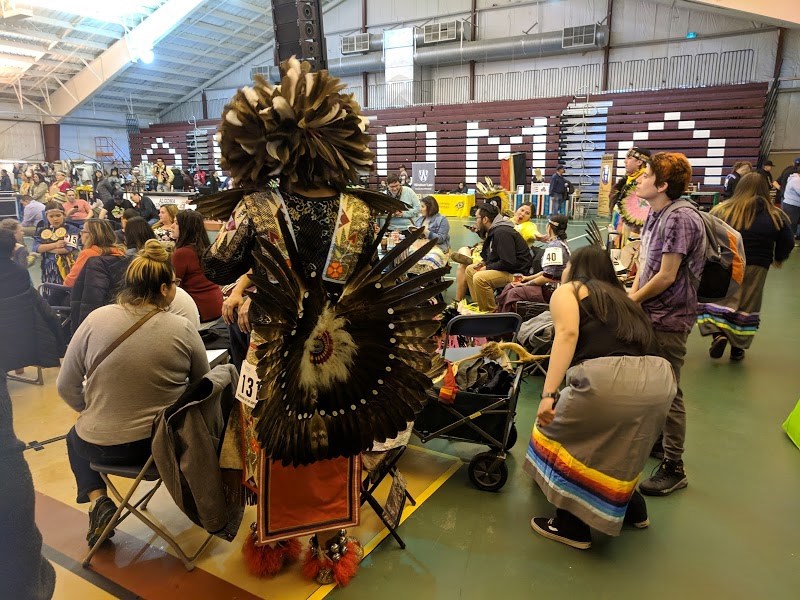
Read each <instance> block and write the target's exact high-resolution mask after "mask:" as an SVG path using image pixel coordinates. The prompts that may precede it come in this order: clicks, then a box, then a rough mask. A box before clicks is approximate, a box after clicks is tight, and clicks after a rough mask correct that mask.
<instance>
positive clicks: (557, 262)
mask: <svg viewBox="0 0 800 600" xmlns="http://www.w3.org/2000/svg"><path fill="white" fill-rule="evenodd" d="M568 222H569V217H567V216H566V215H550V218H549V220H548V221H547V239H548V240H549V242H548V243H547V246H545V249H544V255H543V256H542V270H541V272H539V273H535V274H533V275H526V276H524V277H522V278H521V279H520V280H519V281H513V282H511V283H509V284H508V285H507V286H506V287H504V288H503V291H502V292H501V293H500V295H499V296H498V297H497V310H496V311H495V312H514V311H516V309H517V302H550V296H552V295H553V292H554V291H555V289H556V287H557V286H558V283H559V281H561V274H562V273H563V272H564V268H565V267H566V266H567V262H568V261H569V254H570V253H569V246H568V245H567V224H568Z"/></svg>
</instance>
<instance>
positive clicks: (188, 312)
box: [168, 287, 200, 329]
mask: <svg viewBox="0 0 800 600" xmlns="http://www.w3.org/2000/svg"><path fill="white" fill-rule="evenodd" d="M168 312H171V313H174V314H176V315H180V316H182V317H185V318H186V319H188V320H189V323H191V324H192V326H193V327H194V328H195V329H200V312H199V311H198V310H197V305H196V304H195V303H194V300H192V297H191V296H190V295H189V294H188V292H186V290H184V289H183V288H179V287H176V288H175V299H174V300H173V301H172V304H170V305H169V311H168Z"/></svg>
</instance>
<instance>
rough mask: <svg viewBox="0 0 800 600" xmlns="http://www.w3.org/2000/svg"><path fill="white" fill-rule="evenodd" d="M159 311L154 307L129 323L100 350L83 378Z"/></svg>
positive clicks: (89, 375) (90, 373) (88, 375)
mask: <svg viewBox="0 0 800 600" xmlns="http://www.w3.org/2000/svg"><path fill="white" fill-rule="evenodd" d="M159 312H161V309H160V308H154V309H153V310H151V311H150V312H149V313H147V314H146V315H145V316H143V317H142V318H141V319H139V320H138V321H136V323H134V324H133V325H131V326H130V327H129V328H128V329H127V330H126V331H125V333H123V334H122V335H121V336H119V337H118V338H117V339H116V340H114V342H113V343H112V344H111V345H110V346H109V347H108V348H106V349H105V350H104V351H103V352H102V354H100V356H98V357H97V360H95V361H94V364H93V365H92V366H91V368H90V369H89V370H88V371H87V372H86V378H85V379H89V377H91V376H92V373H94V371H95V369H97V367H99V366H100V363H101V362H103V361H104V360H105V359H106V358H107V357H108V355H109V354H111V353H112V352H113V351H114V350H116V349H117V346H119V345H120V344H121V343H122V342H124V341H125V340H127V339H128V338H129V337H131V335H133V333H134V332H135V331H136V330H137V329H139V327H141V326H142V325H144V324H145V323H147V322H148V321H149V320H150V319H152V318H153V317H154V316H156V314H157V313H159Z"/></svg>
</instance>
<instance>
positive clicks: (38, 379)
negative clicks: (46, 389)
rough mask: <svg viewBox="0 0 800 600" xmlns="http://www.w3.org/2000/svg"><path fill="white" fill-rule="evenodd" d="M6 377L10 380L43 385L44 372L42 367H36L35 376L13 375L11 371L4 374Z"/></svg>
mask: <svg viewBox="0 0 800 600" xmlns="http://www.w3.org/2000/svg"><path fill="white" fill-rule="evenodd" d="M6 378H8V379H10V380H12V381H21V382H22V383H32V384H33V385H44V372H43V371H42V367H36V377H23V376H22V375H14V374H13V373H8V374H6Z"/></svg>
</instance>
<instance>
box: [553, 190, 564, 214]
mask: <svg viewBox="0 0 800 600" xmlns="http://www.w3.org/2000/svg"><path fill="white" fill-rule="evenodd" d="M552 199H553V207H554V208H555V212H554V213H553V214H558V215H565V214H567V207H566V204H567V196H566V195H565V194H553V196H552Z"/></svg>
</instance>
